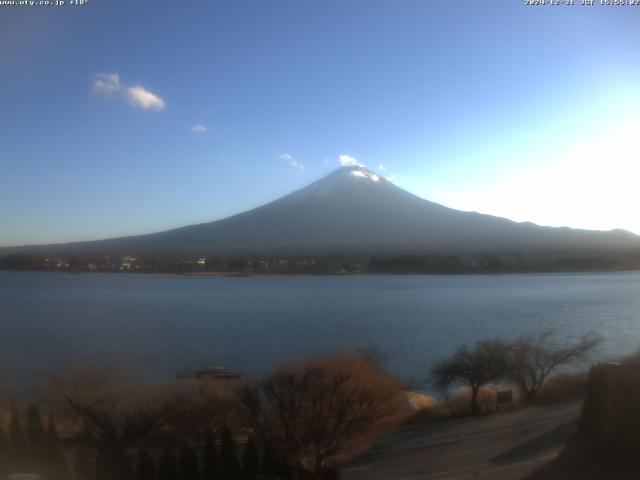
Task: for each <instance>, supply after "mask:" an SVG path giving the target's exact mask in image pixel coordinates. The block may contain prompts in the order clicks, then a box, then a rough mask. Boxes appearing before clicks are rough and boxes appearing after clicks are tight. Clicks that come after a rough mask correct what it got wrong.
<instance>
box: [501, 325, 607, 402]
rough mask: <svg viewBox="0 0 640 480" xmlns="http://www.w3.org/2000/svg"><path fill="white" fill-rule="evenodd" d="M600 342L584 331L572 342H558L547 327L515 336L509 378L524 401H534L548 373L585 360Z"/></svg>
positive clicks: (599, 339)
mask: <svg viewBox="0 0 640 480" xmlns="http://www.w3.org/2000/svg"><path fill="white" fill-rule="evenodd" d="M601 341H602V339H601V338H600V337H599V336H596V335H594V334H591V333H587V334H584V335H581V336H579V337H578V338H577V340H575V341H574V342H567V343H561V342H559V341H558V340H557V338H556V335H555V331H554V330H553V329H550V328H546V329H543V330H541V331H539V332H536V333H533V334H531V335H525V336H523V337H520V338H517V339H516V340H514V341H513V342H511V343H510V350H511V359H510V361H509V363H510V365H509V375H508V378H509V379H510V380H511V381H512V382H513V383H514V384H515V385H516V387H517V388H518V389H519V390H520V393H521V395H522V397H523V399H524V400H526V401H533V400H535V398H536V395H537V393H538V391H539V390H540V388H541V387H542V386H543V385H544V382H545V380H546V379H547V377H548V376H549V375H550V374H551V373H553V372H554V371H555V370H557V369H558V367H560V366H563V365H571V364H575V363H577V362H580V361H582V360H584V359H586V358H587V357H588V356H589V354H590V353H591V352H592V351H593V350H594V349H595V348H596V347H597V346H598V345H599V344H600V342H601Z"/></svg>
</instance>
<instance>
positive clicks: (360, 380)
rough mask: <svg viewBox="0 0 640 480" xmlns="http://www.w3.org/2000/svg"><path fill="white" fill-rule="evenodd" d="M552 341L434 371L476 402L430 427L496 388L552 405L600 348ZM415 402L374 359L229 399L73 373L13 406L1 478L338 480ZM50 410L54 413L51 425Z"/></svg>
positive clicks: (491, 345) (110, 373)
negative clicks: (565, 370)
mask: <svg viewBox="0 0 640 480" xmlns="http://www.w3.org/2000/svg"><path fill="white" fill-rule="evenodd" d="M554 338H555V337H554V336H553V332H551V331H549V330H545V331H541V332H538V333H536V334H533V335H529V336H526V337H520V338H516V339H514V340H512V341H509V342H506V341H499V340H491V341H482V342H478V343H477V344H475V345H473V346H471V347H467V346H463V347H461V348H460V349H459V350H458V351H457V352H455V353H454V354H453V355H451V356H450V357H449V358H445V359H443V360H442V361H441V362H440V363H439V364H437V365H436V366H435V367H434V369H433V380H434V381H435V383H437V384H438V385H440V386H442V387H451V386H454V385H456V386H463V387H464V386H466V387H467V392H468V395H467V396H464V395H463V396H462V397H461V396H460V394H459V392H458V394H457V396H456V402H455V403H456V404H457V405H458V406H459V404H460V399H461V398H465V399H466V400H468V401H466V402H463V403H465V405H467V407H465V408H454V407H453V405H454V404H453V403H448V404H446V403H445V404H442V403H439V402H432V403H431V404H430V405H428V406H426V407H425V408H422V410H423V412H422V415H423V418H424V412H429V413H428V414H431V415H432V417H431V418H432V419H433V418H434V417H436V416H437V415H433V414H434V412H437V411H440V413H441V416H442V417H444V416H448V415H453V414H456V415H460V414H465V412H470V413H471V414H479V413H486V412H484V411H483V409H481V408H480V405H481V404H485V403H486V401H485V400H486V399H487V398H491V403H493V404H494V405H495V402H496V399H495V397H491V394H490V393H487V392H488V391H489V387H490V384H491V383H492V382H493V383H496V382H502V385H506V386H513V387H516V390H517V393H518V394H519V397H520V398H521V399H522V400H523V401H526V402H532V401H534V400H536V399H538V398H541V397H542V398H544V396H545V393H544V392H545V387H547V386H548V385H553V383H554V380H552V381H551V382H547V379H548V377H549V376H550V375H551V374H552V373H553V372H554V371H555V370H556V369H557V368H558V367H560V366H563V365H568V364H571V363H574V362H577V361H579V360H583V359H585V358H586V357H587V355H588V354H589V353H590V352H591V351H592V350H593V348H594V347H595V346H596V345H597V343H598V342H599V340H598V339H597V338H596V337H593V336H591V335H585V336H583V337H581V338H579V339H577V340H576V341H575V342H572V343H569V344H559V343H557V342H556V341H555V340H554ZM565 377H566V376H565ZM559 378H562V377H559ZM570 378H575V376H572V377H570ZM555 381H557V380H555ZM562 383H563V384H564V385H566V384H567V379H566V378H565V379H564V380H563V382H562ZM577 383H580V382H577ZM580 385H583V383H580ZM503 388H504V387H503ZM554 388H555V389H556V390H558V388H557V386H556V387H554ZM569 390H571V389H568V390H567V391H569ZM574 390H575V388H574ZM574 393H575V392H574ZM415 398H416V394H408V393H407V392H406V388H405V386H404V385H403V384H402V383H401V382H400V381H399V380H398V379H396V378H395V377H393V376H392V375H390V374H388V373H386V372H385V371H384V370H383V369H382V368H380V365H379V362H378V361H377V360H376V356H375V355H349V354H339V355H333V356H329V357H324V358H316V359H311V360H308V361H305V362H301V363H292V364H288V365H284V366H283V367H282V368H280V369H279V370H277V371H276V372H274V373H273V374H272V375H271V376H269V377H268V378H266V379H265V380H264V381H262V382H260V383H258V384H252V385H249V384H242V383H240V384H237V385H235V386H234V388H232V389H227V390H226V391H225V389H223V388H220V385H219V384H218V383H217V381H213V380H210V381H206V380H202V381H199V382H198V384H197V388H196V385H193V384H189V386H187V385H186V384H183V385H182V386H176V385H171V386H158V385H146V384H145V383H144V382H142V381H141V380H140V379H139V378H137V377H136V376H135V375H133V374H132V373H131V372H129V371H126V370H114V369H74V370H69V371H66V372H63V373H61V374H60V375H58V376H55V377H51V378H49V379H48V380H47V381H46V383H45V384H44V385H43V387H42V388H41V391H40V393H39V395H38V396H37V398H36V400H37V401H36V402H34V403H32V404H30V405H29V406H28V407H27V408H26V411H22V410H21V409H20V408H19V406H18V405H17V404H16V403H13V404H11V405H10V407H9V408H8V411H7V415H6V418H5V419H4V422H2V421H0V425H3V424H4V425H3V428H2V430H3V431H2V432H0V476H1V477H3V478H4V477H5V476H6V474H7V473H9V472H35V473H39V474H41V475H42V476H43V478H45V479H47V480H66V479H74V480H94V479H96V480H129V479H133V478H136V479H139V480H151V479H159V480H178V479H179V480H189V479H192V480H196V479H197V480H205V479H211V480H213V479H227V480H234V479H238V480H240V479H242V480H252V479H258V478H263V479H269V478H271V479H278V478H279V479H333V478H338V472H337V470H336V467H337V466H338V465H339V464H341V463H342V462H345V461H347V460H349V459H351V458H353V457H354V456H355V455H357V454H359V453H361V452H363V451H365V450H366V449H367V448H368V447H369V446H370V445H371V444H372V443H373V442H374V441H375V440H376V439H378V438H379V437H380V435H382V434H384V433H385V432H387V431H389V430H390V429H393V428H394V427H396V426H398V425H399V424H401V423H403V422H405V421H407V419H408V418H409V417H410V416H411V414H412V413H414V411H415V410H412V409H411V408H410V405H411V404H414V407H415ZM480 398H484V400H483V402H480V401H479V399H480ZM547 398H548V399H549V398H551V399H553V395H551V396H549V395H548V394H547ZM556 399H557V398H556ZM41 409H42V410H44V409H46V410H48V412H49V413H48V416H47V418H46V422H45V419H43V418H42V417H41V415H40V410H41ZM444 412H446V415H445V414H444ZM45 423H46V425H47V426H46V427H45V426H44V425H45ZM5 432H6V433H5Z"/></svg>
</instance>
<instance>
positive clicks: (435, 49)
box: [0, 0, 640, 245]
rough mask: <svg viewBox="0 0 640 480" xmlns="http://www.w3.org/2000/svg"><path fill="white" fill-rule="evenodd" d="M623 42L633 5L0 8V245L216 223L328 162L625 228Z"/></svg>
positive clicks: (637, 93) (638, 153) (486, 207)
mask: <svg viewBox="0 0 640 480" xmlns="http://www.w3.org/2000/svg"><path fill="white" fill-rule="evenodd" d="M67 3H68V2H67ZM578 3H579V2H578ZM639 46H640V7H630V6H625V7H606V6H601V5H595V6H593V7H583V6H580V5H576V6H573V7H566V6H544V7H525V6H524V5H523V2H520V1H515V0H514V1H508V0H505V1H494V2H476V1H471V0H469V1H456V2H435V1H434V2H430V1H424V0H416V1H412V0H402V1H390V0H389V1H377V0H367V1H348V2H345V1H323V2H311V1H300V0H297V1H252V2H248V1H238V0H236V1H228V2H223V1H209V0H206V1H205V0H203V1H197V0H196V1H190V2H170V3H169V2H160V1H157V0H156V1H155V2H151V1H146V0H136V1H135V2H132V1H124V0H109V1H107V0H89V2H88V4H87V5H85V6H70V5H66V6H64V7H36V6H33V7H26V6H25V7H20V6H14V7H9V6H0V79H1V80H2V84H1V85H2V88H1V89H0V245H14V244H26V243H49V242H60V241H69V240H84V239H94V238H105V237H112V236H118V235H125V234H136V233H146V232H152V231H157V230H162V229H167V228H171V227H177V226H181V225H186V224H191V223H197V222H203V221H209V220H214V219H218V218H222V217H224V216H228V215H230V214H233V213H236V212H239V211H242V210H245V209H248V208H251V207H254V206H257V205H260V204H262V203H265V202H267V201H270V200H273V199H275V198H277V197H278V196H280V195H282V194H285V193H288V192H289V191H291V190H294V189H296V188H299V187H301V186H304V185H305V184H307V183H310V182H311V181H313V180H316V179H318V178H320V177H321V176H322V175H324V174H327V173H329V172H330V171H332V170H333V169H335V168H337V167H338V166H339V156H340V155H350V156H352V157H355V158H357V159H358V160H359V161H360V162H362V163H364V164H366V165H367V166H369V167H370V168H372V169H374V170H377V171H378V172H379V173H381V174H383V175H385V176H388V177H389V178H391V179H392V181H394V182H395V183H397V184H398V185H400V186H401V187H403V188H406V189H408V190H410V191H412V192H414V193H416V194H418V195H420V196H423V197H425V198H428V199H430V200H433V201H437V202H440V203H443V204H445V205H448V206H452V207H455V208H460V209H464V210H476V211H481V212H484V213H492V214H496V215H501V216H507V217H509V218H512V219H514V220H518V221H524V220H531V221H535V222H537V223H541V224H545V225H569V226H575V227H585V228H597V229H609V228H614V227H620V228H626V229H629V230H632V231H635V232H637V233H640V216H639V215H637V212H636V207H637V205H638V204H639V203H640V194H638V193H637V192H636V190H640V189H638V188H637V186H636V183H637V180H636V179H637V173H640V167H638V166H637V165H638V162H639V161H640V158H639V157H640V108H639V107H640V48H639ZM194 127H195V128H194ZM203 130H204V131H203ZM381 166H382V167H381Z"/></svg>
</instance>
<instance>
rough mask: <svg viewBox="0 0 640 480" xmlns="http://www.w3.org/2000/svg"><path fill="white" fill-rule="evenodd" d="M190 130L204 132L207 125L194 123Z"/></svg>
mask: <svg viewBox="0 0 640 480" xmlns="http://www.w3.org/2000/svg"><path fill="white" fill-rule="evenodd" d="M191 131H192V132H194V133H204V132H206V131H207V126H206V125H194V126H193V127H191Z"/></svg>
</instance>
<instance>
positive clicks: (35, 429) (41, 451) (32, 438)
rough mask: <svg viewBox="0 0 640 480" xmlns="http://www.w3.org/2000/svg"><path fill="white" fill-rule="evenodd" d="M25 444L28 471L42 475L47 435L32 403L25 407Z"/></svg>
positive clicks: (44, 469) (45, 457)
mask: <svg viewBox="0 0 640 480" xmlns="http://www.w3.org/2000/svg"><path fill="white" fill-rule="evenodd" d="M27 444H28V457H29V462H28V463H29V469H30V470H33V471H35V472H38V473H40V474H41V475H44V474H45V471H46V467H47V435H46V433H45V430H44V425H43V424H42V417H41V416H40V410H38V406H37V405H35V404H33V403H32V404H29V406H28V407H27Z"/></svg>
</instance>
